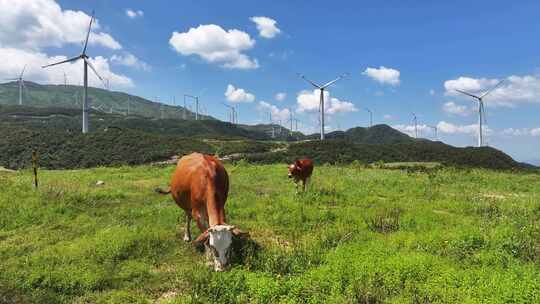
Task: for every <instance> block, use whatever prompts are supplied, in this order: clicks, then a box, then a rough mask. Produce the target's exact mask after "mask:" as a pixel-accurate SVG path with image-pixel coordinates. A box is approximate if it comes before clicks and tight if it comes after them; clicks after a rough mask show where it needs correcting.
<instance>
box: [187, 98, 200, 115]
mask: <svg viewBox="0 0 540 304" xmlns="http://www.w3.org/2000/svg"><path fill="white" fill-rule="evenodd" d="M186 97H189V98H192V99H194V100H195V120H199V96H193V95H189V94H184V104H185V101H186Z"/></svg>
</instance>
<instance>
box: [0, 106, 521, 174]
mask: <svg viewBox="0 0 540 304" xmlns="http://www.w3.org/2000/svg"><path fill="white" fill-rule="evenodd" d="M90 114H91V115H90V120H91V131H92V132H91V133H90V134H87V135H82V134H81V133H80V121H81V117H80V111H79V110H78V109H72V108H35V107H24V106H23V107H20V106H0V166H3V167H6V168H11V169H17V168H21V167H27V166H28V165H29V160H30V155H31V151H32V150H33V149H36V150H37V151H38V152H39V153H40V154H41V156H42V157H41V164H42V165H43V166H45V167H47V168H55V169H60V168H81V167H94V166H110V165H131V164H143V163H148V162H155V161H164V160H167V159H169V158H171V157H173V156H175V155H182V154H185V153H189V152H191V151H200V152H205V153H212V154H214V153H216V154H219V155H220V156H226V155H234V157H232V156H231V158H232V159H240V158H243V159H246V160H248V161H251V162H258V163H276V162H283V163H284V162H289V161H291V160H294V159H295V158H298V157H303V156H308V157H311V158H313V159H314V160H315V161H316V162H317V163H319V164H322V163H351V162H353V161H360V162H362V163H373V162H378V161H383V162H426V161H427V162H439V163H443V164H445V165H450V166H466V167H483V168H491V169H514V168H525V167H526V166H524V165H523V164H520V163H517V162H516V161H514V160H513V159H512V158H511V157H510V156H508V155H506V154H504V153H503V152H501V151H498V150H496V149H493V148H489V147H483V148H472V147H468V148H456V147H452V146H450V145H446V144H444V143H442V142H432V141H429V140H425V139H422V140H416V139H413V138H411V137H409V136H407V135H405V134H403V133H401V132H399V131H397V130H394V129H392V128H390V127H389V126H386V125H378V126H374V127H372V128H353V129H350V130H348V131H345V132H333V133H330V134H329V136H328V137H329V139H328V140H326V141H324V142H320V141H318V140H309V139H306V138H312V137H314V135H311V136H307V137H306V136H303V135H302V134H300V133H293V134H290V132H289V130H286V129H283V131H282V132H281V134H279V133H277V134H276V138H272V137H271V134H269V130H271V126H269V125H258V126H245V125H233V124H230V123H227V122H222V121H219V120H197V121H195V120H183V119H155V118H151V117H143V116H139V115H130V116H124V115H117V114H106V113H102V112H99V111H91V113H90ZM296 140H299V141H296ZM287 141H288V142H289V143H286V142H287ZM295 141H296V142H295Z"/></svg>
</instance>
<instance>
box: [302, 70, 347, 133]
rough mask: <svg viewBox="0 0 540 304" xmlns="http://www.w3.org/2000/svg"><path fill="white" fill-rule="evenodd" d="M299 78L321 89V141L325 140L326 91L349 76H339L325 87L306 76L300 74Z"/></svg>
mask: <svg viewBox="0 0 540 304" xmlns="http://www.w3.org/2000/svg"><path fill="white" fill-rule="evenodd" d="M298 76H300V77H301V78H302V79H304V80H305V81H307V82H308V83H309V84H311V85H312V86H314V87H315V88H317V89H319V90H320V91H321V97H320V105H319V107H320V112H321V113H320V114H321V118H320V120H321V140H324V90H325V89H326V88H327V87H329V86H330V85H332V84H334V83H335V82H336V81H338V80H340V79H342V78H344V77H345V76H347V74H343V75H341V76H339V77H338V78H336V79H334V80H332V81H330V82H327V83H326V84H324V85H318V84H316V83H315V82H313V81H311V80H309V79H307V78H306V77H305V76H304V75H301V74H298Z"/></svg>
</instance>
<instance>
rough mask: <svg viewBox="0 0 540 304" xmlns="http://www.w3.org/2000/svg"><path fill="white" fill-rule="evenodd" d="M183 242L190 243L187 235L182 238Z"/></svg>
mask: <svg viewBox="0 0 540 304" xmlns="http://www.w3.org/2000/svg"><path fill="white" fill-rule="evenodd" d="M183 240H184V242H191V238H190V237H189V236H187V235H184V238H183Z"/></svg>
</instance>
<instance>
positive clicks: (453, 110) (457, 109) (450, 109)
mask: <svg viewBox="0 0 540 304" xmlns="http://www.w3.org/2000/svg"><path fill="white" fill-rule="evenodd" d="M443 111H444V112H446V113H448V114H454V115H460V116H468V115H470V114H471V113H472V109H470V108H468V107H467V106H463V105H458V104H456V103H455V102H453V101H449V102H446V103H445V104H444V105H443Z"/></svg>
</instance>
